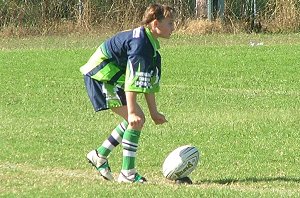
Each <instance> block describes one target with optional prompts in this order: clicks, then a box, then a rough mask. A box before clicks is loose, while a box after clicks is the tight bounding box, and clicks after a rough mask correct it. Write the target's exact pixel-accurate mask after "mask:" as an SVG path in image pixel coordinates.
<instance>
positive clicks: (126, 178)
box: [118, 172, 147, 183]
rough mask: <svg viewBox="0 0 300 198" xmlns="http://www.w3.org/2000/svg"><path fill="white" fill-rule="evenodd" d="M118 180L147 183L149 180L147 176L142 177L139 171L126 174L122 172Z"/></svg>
mask: <svg viewBox="0 0 300 198" xmlns="http://www.w3.org/2000/svg"><path fill="white" fill-rule="evenodd" d="M118 182H125V183H145V182H147V180H146V178H145V177H142V176H141V175H139V174H138V173H135V174H132V175H129V176H126V175H124V174H123V173H122V172H121V173H120V175H119V178H118Z"/></svg>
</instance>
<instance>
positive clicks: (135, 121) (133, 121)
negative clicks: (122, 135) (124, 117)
mask: <svg viewBox="0 0 300 198" xmlns="http://www.w3.org/2000/svg"><path fill="white" fill-rule="evenodd" d="M128 124H129V125H130V126H131V127H133V128H136V129H138V128H141V127H142V125H143V120H142V118H141V117H140V116H138V115H137V114H129V115H128Z"/></svg>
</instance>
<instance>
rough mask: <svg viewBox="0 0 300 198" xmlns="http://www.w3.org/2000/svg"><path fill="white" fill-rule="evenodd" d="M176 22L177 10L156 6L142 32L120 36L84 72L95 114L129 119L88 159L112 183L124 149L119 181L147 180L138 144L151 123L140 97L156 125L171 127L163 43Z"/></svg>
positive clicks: (103, 47)
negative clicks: (162, 86) (112, 161)
mask: <svg viewBox="0 0 300 198" xmlns="http://www.w3.org/2000/svg"><path fill="white" fill-rule="evenodd" d="M173 20H174V9H173V8H171V7H169V6H166V5H160V4H151V5H150V6H149V7H148V8H147V9H146V11H145V13H144V16H143V21H142V24H143V25H142V26H141V27H138V28H135V29H133V30H129V31H124V32H119V33H117V34H116V35H114V36H113V37H111V38H110V39H108V40H106V41H105V42H104V43H102V44H101V45H100V46H99V48H98V49H97V50H96V52H95V53H94V54H93V55H92V56H91V58H90V59H89V60H88V62H87V63H86V64H85V65H84V66H82V67H81V68H80V71H81V73H82V74H83V75H84V81H85V86H86V89H87V93H88V96H89V98H90V100H91V102H92V105H93V107H94V110H95V111H96V112H97V111H101V110H106V109H111V110H112V111H113V112H114V113H116V114H117V115H120V116H121V117H122V118H124V120H123V122H121V123H120V124H119V125H118V126H117V127H116V128H115V129H114V130H113V131H112V133H111V134H110V136H109V137H108V138H107V139H106V140H105V141H104V142H103V144H102V145H101V146H100V147H99V148H97V149H96V150H92V151H91V152H89V153H88V154H87V159H88V160H89V162H90V163H91V164H92V165H93V166H95V167H96V169H97V170H98V171H99V173H100V175H101V176H102V177H104V179H106V180H114V178H113V175H112V173H111V169H110V167H109V164H108V160H107V157H108V155H109V154H110V152H111V151H112V150H113V149H114V148H115V147H116V146H117V145H119V144H122V146H123V164H122V170H121V173H120V175H119V177H118V181H119V182H141V183H143V182H145V181H146V179H145V178H144V177H142V176H141V175H140V174H138V173H137V171H136V169H135V158H136V152H137V149H138V143H139V142H138V141H139V137H140V134H141V130H142V128H143V125H144V122H145V115H144V113H143V111H142V109H141V107H140V105H139V104H138V103H137V94H139V93H141V94H144V96H145V99H146V102H147V106H148V108H149V112H150V115H151V118H152V120H153V121H154V123H155V124H163V123H165V122H167V120H166V118H165V116H164V115H163V114H161V113H159V112H158V110H157V106H156V101H155V93H156V92H158V91H159V82H160V77H161V56H160V54H159V52H158V49H159V48H160V46H159V41H158V40H157V39H158V38H167V39H168V38H170V36H171V33H172V31H173V30H174V26H173Z"/></svg>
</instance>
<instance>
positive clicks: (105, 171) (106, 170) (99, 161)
mask: <svg viewBox="0 0 300 198" xmlns="http://www.w3.org/2000/svg"><path fill="white" fill-rule="evenodd" d="M86 157H87V159H88V161H89V163H91V164H92V165H93V166H94V167H95V168H96V169H97V170H98V171H99V173H100V175H101V176H102V177H103V178H104V179H106V180H109V181H113V180H114V177H113V176H112V174H111V169H110V167H109V164H108V161H107V159H106V158H102V157H99V156H98V152H97V150H92V151H91V152H89V153H88V154H87V155H86Z"/></svg>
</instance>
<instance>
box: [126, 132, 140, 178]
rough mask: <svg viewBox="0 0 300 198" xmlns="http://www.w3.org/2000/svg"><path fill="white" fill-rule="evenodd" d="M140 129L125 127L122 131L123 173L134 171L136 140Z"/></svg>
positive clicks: (128, 173)
mask: <svg viewBox="0 0 300 198" xmlns="http://www.w3.org/2000/svg"><path fill="white" fill-rule="evenodd" d="M140 133H141V132H140V131H137V130H133V129H127V130H126V131H125V133H124V136H123V140H122V146H123V164H122V172H123V173H124V174H125V175H130V174H133V173H134V172H135V156H136V152H137V148H138V140H139V138H140Z"/></svg>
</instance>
